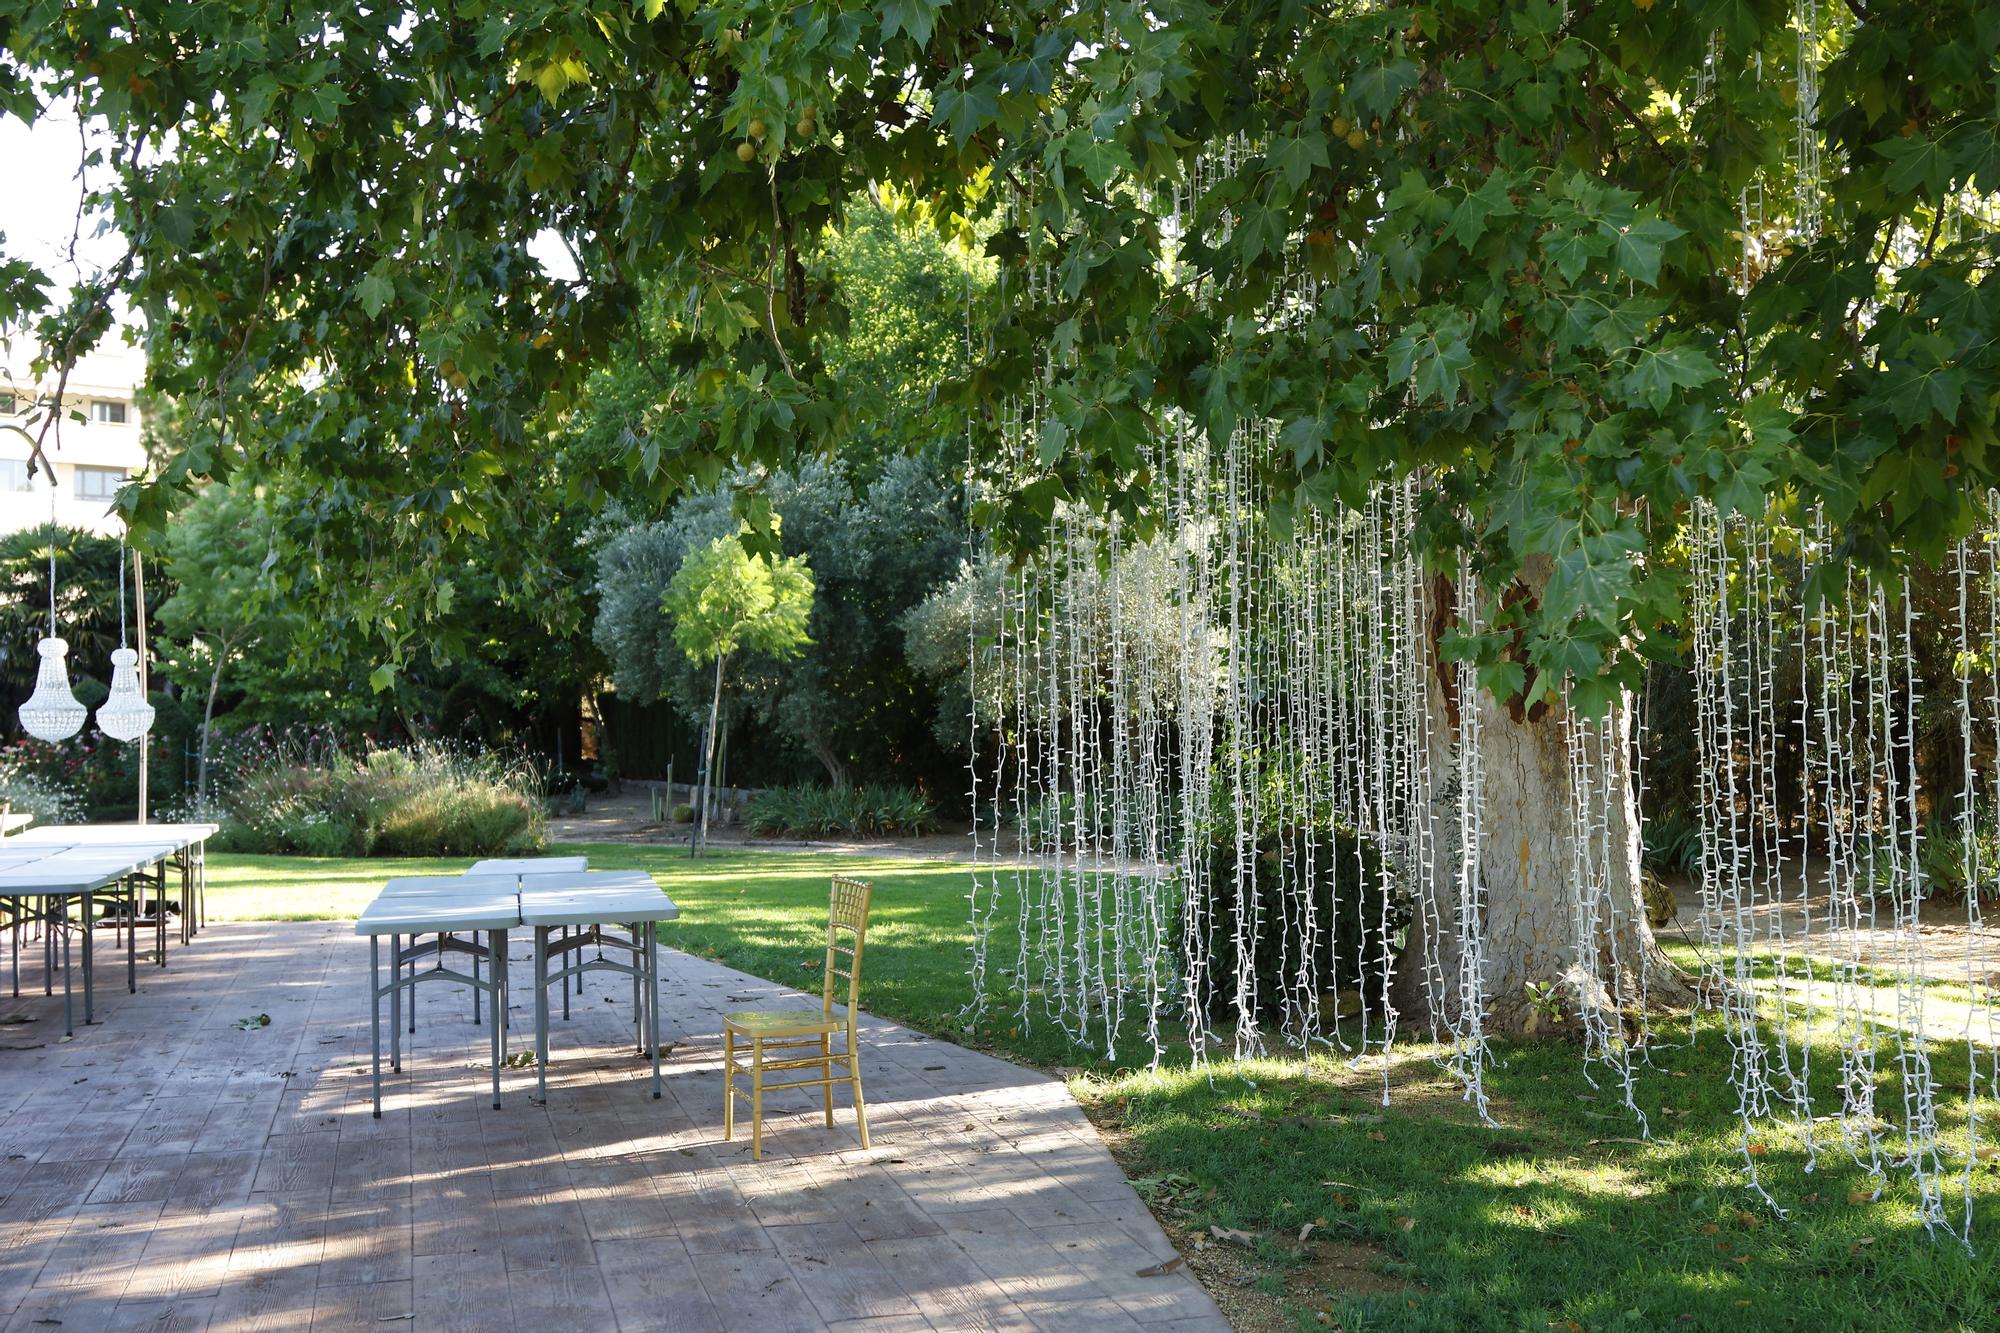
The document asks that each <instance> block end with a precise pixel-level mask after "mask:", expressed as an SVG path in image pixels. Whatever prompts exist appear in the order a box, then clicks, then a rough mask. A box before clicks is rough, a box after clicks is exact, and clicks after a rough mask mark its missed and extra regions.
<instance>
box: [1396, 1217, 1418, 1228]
mask: <svg viewBox="0 0 2000 1333" xmlns="http://www.w3.org/2000/svg"><path fill="white" fill-rule="evenodd" d="M1396 1229H1397V1230H1399V1231H1415V1230H1416V1229H1417V1219H1416V1218H1414V1217H1399V1218H1397V1219H1396Z"/></svg>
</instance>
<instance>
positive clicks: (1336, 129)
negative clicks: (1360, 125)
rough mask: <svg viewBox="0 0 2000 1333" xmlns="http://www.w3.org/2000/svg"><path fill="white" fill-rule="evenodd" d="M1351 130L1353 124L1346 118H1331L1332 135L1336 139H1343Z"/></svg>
mask: <svg viewBox="0 0 2000 1333" xmlns="http://www.w3.org/2000/svg"><path fill="white" fill-rule="evenodd" d="M1353 128H1354V122H1353V121H1351V120H1349V119H1348V118H1347V117H1346V116H1335V117H1334V118H1333V135H1334V137H1335V138H1336V139H1345V138H1346V137H1347V132H1348V131H1349V130H1351V129H1353Z"/></svg>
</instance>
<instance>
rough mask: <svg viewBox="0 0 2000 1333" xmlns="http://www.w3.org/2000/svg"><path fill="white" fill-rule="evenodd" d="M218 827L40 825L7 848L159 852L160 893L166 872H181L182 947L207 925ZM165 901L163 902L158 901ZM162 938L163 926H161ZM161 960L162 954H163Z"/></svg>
mask: <svg viewBox="0 0 2000 1333" xmlns="http://www.w3.org/2000/svg"><path fill="white" fill-rule="evenodd" d="M220 827H221V826H220V825H218V824H43V825H41V826H40V827H39V828H31V829H24V830H22V831H21V832H19V833H17V834H15V835H13V836H12V837H10V838H8V839H7V848H8V850H9V851H12V850H13V849H15V848H16V847H34V846H42V845H49V846H65V847H72V848H78V847H88V848H92V849H111V848H125V847H133V848H159V847H165V848H166V849H167V850H166V854H165V855H164V856H162V857H160V858H159V863H160V869H161V875H160V876H159V879H160V886H161V891H162V893H164V891H165V882H166V881H165V871H166V870H167V869H170V868H171V869H175V870H178V871H179V873H180V880H181V883H180V897H181V923H180V924H181V943H182V944H186V943H188V942H189V941H191V940H192V939H193V938H194V937H195V935H196V934H197V933H198V932H199V931H200V929H201V928H202V927H203V926H206V925H207V924H208V840H209V839H210V838H212V837H214V836H215V835H216V832H217V831H218V830H219V829H220ZM162 902H164V898H163V899H162ZM160 924H161V926H162V933H163V934H164V925H165V922H164V920H162V921H161V922H160ZM161 958H162V960H163V961H164V959H165V954H164V952H163V953H162V954H161Z"/></svg>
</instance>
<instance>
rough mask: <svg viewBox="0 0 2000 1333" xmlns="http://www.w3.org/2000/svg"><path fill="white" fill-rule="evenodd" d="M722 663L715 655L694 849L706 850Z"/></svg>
mask: <svg viewBox="0 0 2000 1333" xmlns="http://www.w3.org/2000/svg"><path fill="white" fill-rule="evenodd" d="M722 661H723V655H722V654H721V653H717V654H716V655H715V694H714V695H713V697H711V698H710V699H709V701H708V736H707V738H706V739H705V740H704V741H703V742H702V747H701V774H700V785H701V799H700V800H699V801H697V802H696V804H695V811H694V818H695V836H694V844H695V848H696V849H697V850H699V851H706V850H707V849H708V789H709V783H710V780H711V775H712V766H713V765H714V763H715V738H716V733H717V732H718V731H719V730H721V726H722Z"/></svg>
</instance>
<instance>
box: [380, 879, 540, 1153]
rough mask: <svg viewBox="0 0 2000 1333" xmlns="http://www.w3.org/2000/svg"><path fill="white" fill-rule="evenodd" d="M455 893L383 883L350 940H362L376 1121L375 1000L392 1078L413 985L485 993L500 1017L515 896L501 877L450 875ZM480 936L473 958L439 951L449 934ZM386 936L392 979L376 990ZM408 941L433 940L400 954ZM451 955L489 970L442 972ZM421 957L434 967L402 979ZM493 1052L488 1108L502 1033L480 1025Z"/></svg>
mask: <svg viewBox="0 0 2000 1333" xmlns="http://www.w3.org/2000/svg"><path fill="white" fill-rule="evenodd" d="M421 878H423V879H438V878H442V877H440V876H423V877H421ZM451 878H452V879H453V880H455V882H456V885H457V887H456V889H455V890H454V889H452V888H448V887H442V886H432V885H414V886H410V885H404V886H402V887H399V882H398V881H396V880H390V881H389V883H388V884H387V885H385V886H384V888H383V891H382V892H381V893H380V894H379V895H377V897H376V899H375V901H374V902H371V903H370V904H368V907H367V909H366V910H365V911H363V912H362V914H361V919H360V920H359V921H357V922H355V923H354V931H355V933H356V934H357V935H366V936H368V979H369V1018H370V1027H371V1029H372V1034H373V1046H372V1050H373V1056H374V1092H375V1118H376V1119H378V1120H379V1119H381V1117H382V997H383V996H384V995H385V994H386V995H387V996H388V997H389V1043H390V1045H389V1061H390V1067H391V1068H392V1069H395V1070H397V1071H399V1072H400V1071H401V1070H402V1068H403V1047H402V1014H401V1008H402V999H403V990H404V988H405V987H406V986H407V987H408V988H409V990H410V1004H411V1007H412V1008H414V1007H415V1005H416V985H417V983H418V982H419V981H453V982H457V983H458V984H460V985H464V986H470V987H472V989H473V993H474V994H475V995H476V994H477V993H478V992H480V991H482V990H483V991H485V992H486V993H487V995H488V996H489V997H490V998H491V999H492V1001H493V1012H494V1013H495V1014H496V1015H498V1014H503V1013H505V1012H506V1003H507V1000H506V995H507V932H508V931H509V930H512V929H513V928H514V927H515V926H518V925H520V924H521V900H520V894H519V893H518V891H517V890H516V889H515V888H514V887H513V886H512V885H511V884H509V883H508V882H507V881H506V879H505V878H504V877H498V876H496V877H491V878H487V877H480V878H472V877H469V876H452V877H451ZM482 932H483V933H484V934H485V935H486V946H485V949H484V950H483V951H477V950H478V946H476V945H467V944H465V942H464V941H458V940H453V941H452V944H453V945H455V946H456V948H448V947H445V945H444V944H443V941H444V940H446V939H447V938H449V937H451V936H454V935H477V934H480V933H482ZM384 935H387V936H388V937H389V956H390V960H391V975H390V979H389V983H388V985H386V986H385V985H383V984H382V937H383V936H384ZM406 935H407V936H409V937H411V938H412V940H415V939H416V938H418V937H420V936H424V935H436V936H438V937H439V943H438V944H435V945H422V946H412V948H411V949H409V950H405V949H404V947H403V937H404V936H406ZM451 952H470V953H473V954H474V957H475V958H478V957H482V956H483V957H484V958H485V960H486V962H487V963H488V965H489V966H488V974H487V977H486V978H485V979H484V980H481V979H480V978H479V977H478V976H476V975H475V976H467V975H466V974H465V973H463V972H455V971H453V970H452V969H451V968H449V967H447V966H445V956H446V954H447V953H451ZM424 956H434V957H435V958H436V960H437V962H436V964H435V965H434V966H433V967H430V968H426V969H424V970H422V971H412V972H411V974H410V976H409V977H408V978H407V979H405V978H404V977H403V975H402V966H403V963H404V962H405V961H413V960H415V959H416V958H419V957H424ZM487 1028H488V1030H489V1032H490V1042H491V1045H492V1052H493V1105H494V1106H495V1107H498V1106H499V1105H500V1066H501V1064H502V1063H503V1062H504V1061H505V1059H506V1042H507V1038H506V1028H507V1025H506V1024H505V1023H504V1022H492V1023H488V1024H487Z"/></svg>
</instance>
